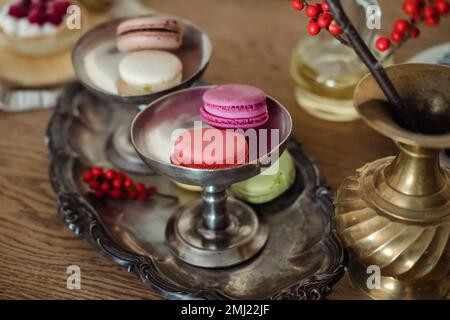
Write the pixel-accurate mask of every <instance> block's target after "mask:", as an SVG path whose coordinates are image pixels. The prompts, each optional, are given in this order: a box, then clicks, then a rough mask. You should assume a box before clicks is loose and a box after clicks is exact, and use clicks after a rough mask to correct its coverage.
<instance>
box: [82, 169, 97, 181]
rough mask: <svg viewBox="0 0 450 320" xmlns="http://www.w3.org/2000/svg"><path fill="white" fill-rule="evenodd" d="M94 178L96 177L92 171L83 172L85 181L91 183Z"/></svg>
mask: <svg viewBox="0 0 450 320" xmlns="http://www.w3.org/2000/svg"><path fill="white" fill-rule="evenodd" d="M93 179H94V175H93V174H92V172H90V171H87V172H85V173H83V181H84V182H86V183H90V182H91V181H92V180H93Z"/></svg>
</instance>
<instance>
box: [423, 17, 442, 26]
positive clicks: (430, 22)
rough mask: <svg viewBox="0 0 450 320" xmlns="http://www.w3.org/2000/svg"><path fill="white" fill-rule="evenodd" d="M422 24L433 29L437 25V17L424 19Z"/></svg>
mask: <svg viewBox="0 0 450 320" xmlns="http://www.w3.org/2000/svg"><path fill="white" fill-rule="evenodd" d="M423 23H425V24H426V25H427V26H430V27H434V26H435V25H437V24H438V23H439V16H431V17H426V18H425V19H424V20H423Z"/></svg>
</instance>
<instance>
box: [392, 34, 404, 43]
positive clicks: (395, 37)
mask: <svg viewBox="0 0 450 320" xmlns="http://www.w3.org/2000/svg"><path fill="white" fill-rule="evenodd" d="M403 35H404V34H403V33H401V32H398V31H392V32H391V39H392V41H394V42H395V43H399V42H401V41H402V39H403Z"/></svg>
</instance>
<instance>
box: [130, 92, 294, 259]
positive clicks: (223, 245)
mask: <svg viewBox="0 0 450 320" xmlns="http://www.w3.org/2000/svg"><path fill="white" fill-rule="evenodd" d="M208 88H209V87H197V88H191V89H186V90H181V91H178V92H175V93H172V94H169V95H167V96H165V97H163V98H160V99H158V100H156V101H154V102H153V103H152V104H151V105H150V106H149V107H148V108H147V109H145V110H143V111H141V112H140V113H139V114H138V115H137V116H136V118H135V120H134V122H133V125H132V128H131V137H132V141H133V145H134V146H135V148H136V151H137V152H138V154H139V155H140V156H141V158H142V159H143V160H144V162H145V163H146V164H147V165H148V166H149V167H150V168H151V169H152V170H154V171H155V172H157V173H159V174H161V175H163V176H166V177H169V178H171V179H173V180H176V181H178V182H181V183H187V184H191V185H200V186H202V187H203V195H202V199H201V200H198V201H195V202H194V203H192V204H190V205H189V206H188V207H187V208H185V209H181V210H180V211H179V212H176V213H174V215H173V216H172V217H171V219H170V220H169V223H168V225H167V228H166V239H167V241H168V243H169V246H170V247H171V250H172V252H173V254H174V255H175V256H176V257H178V258H179V259H181V260H183V261H185V262H187V263H189V264H192V265H195V266H200V267H207V268H219V267H229V266H232V265H236V264H238V263H241V262H243V261H246V260H248V259H250V258H252V257H253V256H255V255H256V254H257V253H258V252H259V251H260V250H261V249H262V248H263V247H264V245H265V243H266V241H267V238H268V229H267V226H266V224H265V222H264V221H263V220H262V219H261V218H259V217H258V216H257V215H256V213H255V212H254V211H253V209H252V208H250V207H249V206H248V205H246V204H245V203H243V202H241V201H238V200H235V199H231V198H227V193H226V186H228V185H230V184H233V183H236V182H239V181H242V180H245V179H248V178H251V177H253V176H255V175H257V174H259V173H260V172H261V170H262V169H263V167H264V166H263V165H262V163H266V161H265V160H267V158H268V157H270V156H271V155H274V154H278V153H279V154H281V153H282V152H283V151H284V149H285V147H286V141H287V139H288V137H289V135H290V134H291V129H292V119H291V117H290V115H289V113H288V111H287V110H286V109H285V108H284V107H283V106H282V105H280V104H279V103H278V102H277V101H275V100H273V99H272V98H270V97H269V98H268V99H267V101H268V110H269V116H270V119H269V121H268V122H267V123H266V124H265V125H264V126H262V127H261V128H258V130H267V131H265V132H272V130H278V131H277V133H278V134H279V139H278V141H277V142H276V143H273V142H274V141H271V139H267V140H266V143H267V146H266V148H262V149H265V150H267V151H266V152H265V153H263V154H260V153H261V152H260V153H259V154H258V155H257V158H256V159H250V161H249V163H248V164H245V165H240V166H237V167H234V168H227V169H218V170H210V169H208V170H204V169H192V168H185V167H181V166H175V165H173V164H171V163H170V154H171V151H172V146H173V141H172V139H173V133H174V132H175V131H176V130H180V129H190V128H192V127H194V122H195V121H200V115H199V111H198V109H199V106H201V104H202V95H203V93H204V92H205V91H206V90H207V89H208ZM259 132H262V131H259ZM258 143H259V145H260V143H261V141H258Z"/></svg>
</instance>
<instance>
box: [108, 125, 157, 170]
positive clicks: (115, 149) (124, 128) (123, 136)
mask: <svg viewBox="0 0 450 320" xmlns="http://www.w3.org/2000/svg"><path fill="white" fill-rule="evenodd" d="M105 153H106V157H107V158H108V160H109V161H110V162H111V163H112V164H113V165H114V166H116V167H118V168H120V169H121V170H125V171H127V172H132V173H137V174H150V173H152V171H151V169H150V168H149V167H148V166H146V165H145V164H144V162H143V161H142V160H141V158H139V156H138V154H137V153H136V151H135V150H134V147H133V145H132V144H131V141H130V124H129V123H126V124H123V125H121V126H119V127H118V128H117V130H116V131H114V132H113V134H112V135H111V136H110V137H109V138H108V140H107V141H106V146H105Z"/></svg>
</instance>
